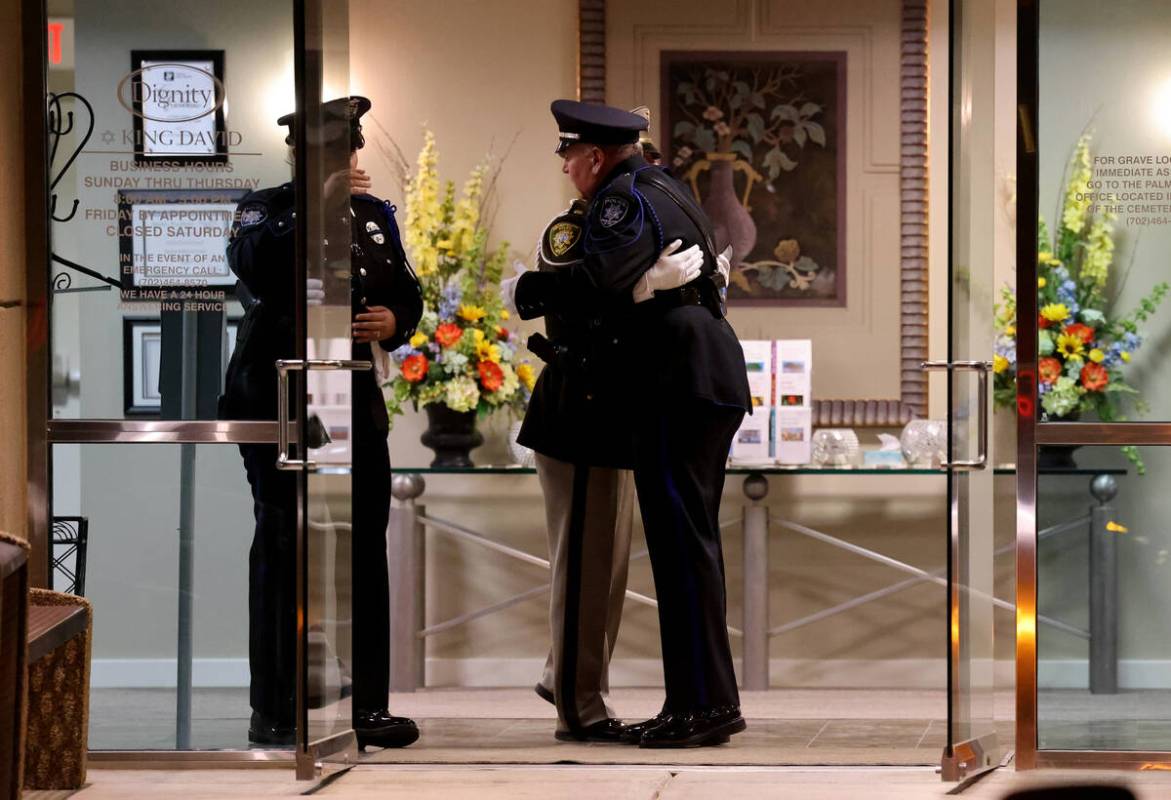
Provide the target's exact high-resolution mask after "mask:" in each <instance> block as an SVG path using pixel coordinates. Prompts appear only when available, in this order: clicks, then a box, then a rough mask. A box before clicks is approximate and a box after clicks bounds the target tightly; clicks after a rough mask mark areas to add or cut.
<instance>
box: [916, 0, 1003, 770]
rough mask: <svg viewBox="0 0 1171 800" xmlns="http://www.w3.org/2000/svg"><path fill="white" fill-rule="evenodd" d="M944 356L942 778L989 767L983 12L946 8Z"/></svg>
mask: <svg viewBox="0 0 1171 800" xmlns="http://www.w3.org/2000/svg"><path fill="white" fill-rule="evenodd" d="M951 13H952V17H951V28H952V36H951V70H950V79H951V92H950V97H951V108H950V112H951V125H950V154H951V163H950V170H949V174H950V179H951V180H950V187H949V189H950V197H949V214H950V225H949V230H950V242H949V254H948V255H949V284H948V302H949V307H948V319H949V330H948V360H947V361H946V362H940V363H932V364H930V365H929V366H931V367H934V368H936V369H940V370H946V372H947V375H948V388H947V395H948V435H949V448H950V450H949V452H950V454H951V455H950V463H949V464H948V465H947V467H948V503H949V509H948V511H949V523H948V535H949V539H948V603H947V605H948V659H947V660H948V731H947V746H946V749H945V751H944V756H943V775H944V778H945V779H947V780H959V779H960V778H963V777H965V776H967V775H971V774H973V773H975V772H979V771H981V770H983V769H987V768H989V767H991V766H994V765H996V764H998V763H999V761H1000V743H999V741H998V740H997V735H996V725H995V710H994V691H993V690H994V668H995V658H994V645H995V637H994V611H995V595H994V591H993V559H994V555H993V552H994V548H993V517H992V509H993V505H994V498H993V470H992V463H993V462H992V456H991V454H990V452H989V424H990V414H991V402H992V398H991V396H990V391H989V385H990V380H991V374H990V371H991V367H992V342H993V332H992V311H993V309H992V298H993V286H994V280H995V274H994V265H995V260H996V258H995V256H996V248H995V245H996V236H995V230H996V219H995V214H996V205H995V198H996V192H995V183H994V182H995V180H996V175H995V171H994V170H992V169H990V168H989V165H990V164H994V163H995V148H996V144H997V138H996V129H995V120H996V108H995V100H996V84H995V75H996V61H995V59H996V49H995V41H996V36H995V23H996V14H995V4H993V3H988V2H984V0H955V2H953V3H952V4H951Z"/></svg>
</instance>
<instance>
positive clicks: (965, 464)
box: [919, 361, 992, 470]
mask: <svg viewBox="0 0 1171 800" xmlns="http://www.w3.org/2000/svg"><path fill="white" fill-rule="evenodd" d="M919 369H922V370H947V372H948V375H949V376H950V374H951V372H952V371H953V370H968V371H970V372H975V373H977V378H978V380H979V384H978V387H979V388H978V398H979V399H978V401H977V402H978V403H979V405H980V409H979V411H978V412H977V415H976V430H977V432H978V433H977V439H978V441H979V445H978V447H979V450H978V452H977V453H976V457H975V458H973V459H969V460H966V461H945V462H944V463H942V464H941V465H940V466H942V467H946V468H947V469H963V470H978V469H984V468H985V467H987V466H988V373H989V372H990V371H991V370H992V362H991V361H924V362H923V363H922V364H920V365H919ZM949 413H950V412H949Z"/></svg>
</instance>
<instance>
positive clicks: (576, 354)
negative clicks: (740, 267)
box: [518, 199, 703, 742]
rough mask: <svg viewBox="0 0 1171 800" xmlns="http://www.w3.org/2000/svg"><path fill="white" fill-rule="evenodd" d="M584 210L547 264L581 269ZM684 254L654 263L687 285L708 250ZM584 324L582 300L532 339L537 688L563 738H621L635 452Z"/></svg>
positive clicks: (550, 251) (527, 428)
mask: <svg viewBox="0 0 1171 800" xmlns="http://www.w3.org/2000/svg"><path fill="white" fill-rule="evenodd" d="M586 206H587V204H586V201H585V200H583V199H577V200H574V201H573V203H571V204H570V206H569V208H568V209H567V210H566V211H564V212H563V213H561V214H559V215H557V216H556V217H554V218H553V219H552V220H551V221H550V222H549V224H548V225H547V226H546V227H545V230H544V232H543V233H542V234H541V239H540V241H539V242H538V243H537V269H538V270H540V271H543V272H552V271H556V270H560V269H565V268H567V267H570V266H574V265H580V264H581V262H582V260H583V259H584V257H585V248H584V246H583V243H584V233H585V224H586ZM679 244H681V243H679ZM676 249H677V246H676V247H673V248H668V250H665V251H664V253H663V254H662V255H661V256H660V260H659V263H658V264H656V266H655V267H654V269H657V270H659V271H663V270H672V269H673V270H676V271H678V272H679V275H680V277H679V281H678V282H679V283H680V284H682V283H685V282H687V281H688V280H691V279H692V278H694V277H696V276H698V274H699V271H700V267H701V265H702V262H703V256H702V254H701V252H700V250H699V248H698V247H692V248H690V249H688V250H687V251H684V252H674V251H675V250H676ZM587 323H588V318H587V317H586V316H585V315H583V314H582V313H581V311H580V309H577V308H575V307H567V308H563V309H560V310H557V311H552V312H550V313H548V314H546V315H545V335H543V334H539V333H538V334H533V336H531V337H530V338H529V342H528V346H529V350H531V351H533V352H534V353H536V354H537V355H538V356H540V357H541V358H542V359H543V360H544V361H545V362H546V366H545V368H544V369H543V370H542V371H541V375H540V377H539V378H538V380H537V385H536V386H535V387H534V388H533V394H532V398H531V399H530V400H529V405H528V408H527V409H526V411H525V418H524V422H523V423H522V425H521V430H520V435H519V436H518V441H519V442H520V443H521V444H523V445H525V446H526V447H529V448H532V449H533V450H534V451H535V452H536V464H537V476H538V477H539V479H540V481H541V492H542V494H543V495H544V498H545V515H546V518H547V523H548V535H549V562H550V571H551V588H550V593H549V623H550V624H549V627H550V632H551V633H552V640H553V642H552V647H551V649H550V652H549V657H548V659H547V660H546V664H545V670H544V675H543V676H542V677H541V681H540V682H539V683H538V684H537V686H536V691H537V694H538V695H540V696H541V697H543V698H544V699H546V700H548V701H549V702H551V703H554V704H555V705H556V706H557V712H558V713H557V717H558V720H557V731H556V734H555V736H556V738H557V739H559V740H563V741H569V740H576V741H593V742H619V741H621V740H622V736H623V734H624V733H625V727H624V726H623V725H622V724H621V722H620V721H619V720H617V719H615V718H614V714H613V712H612V711H611V710H610V708H609V707H608V705H607V703H606V700H605V696H606V693H607V691H608V688H609V681H608V677H609V664H610V655H611V653H612V652H613V649H614V644H615V641H616V639H617V637H618V627H619V624H620V623H621V619H622V605H623V602H624V600H625V594H626V578H627V572H628V568H629V561H630V533H631V517H632V511H633V505H634V481H633V477H632V475H631V472H630V468H631V466H632V465H633V460H634V456H633V450H632V448H631V436H630V430H629V427H628V426H627V425H626V424H624V423H625V422H626V414H625V411H624V409H623V407H622V406H621V404H619V403H618V402H616V400H617V398H615V397H614V396H613V395H612V394H607V393H600V394H599V393H597V392H595V391H594V390H593V388H592V387H591V386H590V382H589V376H588V375H587V374H586V373H585V371H584V370H583V369H582V368H581V363H580V356H581V355H582V354H583V353H585V351H586V348H587V346H588V337H589V331H588V327H587ZM567 419H570V420H573V424H572V425H567V424H565V423H566V420H567Z"/></svg>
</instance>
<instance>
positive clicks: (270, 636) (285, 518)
mask: <svg viewBox="0 0 1171 800" xmlns="http://www.w3.org/2000/svg"><path fill="white" fill-rule="evenodd" d="M369 108H370V101H369V100H367V99H366V98H364V97H350V98H348V99H339V100H333V101H330V102H329V103H326V104H325V117H326V119H325V122H324V124H323V125H322V132H323V133H322V135H323V136H324V137H325V139H326V140H327V141H325V142H323V144H325V145H330V144H332V143H333V142H330V141H328V140H329V139H331V138H333V139H336V140H337V141H338V143H340V142H341V141H344V139H345V138H349V143H350V160H349V168H348V169H342V170H338V171H336V172H334V173H333V174H332V175H330V176H329V178H328V179H327V180H326V185H325V192H326V195H327V198H328V197H329V196H331V195H332V196H334V197H336V194H335V193H336V192H339V191H341V192H344V191H348V192H349V193H350V194H351V202H350V209H351V218H352V243H353V244H352V247H351V254H352V258H351V259H350V261H351V282H350V283H351V293H352V304H353V307H354V322H353V331H352V335H353V342H354V344H353V358H355V359H363V360H373V356H374V353H373V352H372V343H375V342H376V343H378V345H379V346H380V347H381V348H383V349H385V350H391V349H394V348H396V347H398V346H399V345H401V344H402V343H403V342H404V341H406V340H407V339H408V338H409V337H410V336H411V334H412V333H413V332H414V329H415V326H416V324H417V323H418V321H419V316H420V315H421V313H422V296H421V294H420V291H419V285H418V282H417V281H416V280H415V277H414V275H413V273H412V272H411V270H410V267H409V266H408V264H407V260H406V254H405V252H404V251H403V248H402V244H401V242H400V239H399V232H398V227H397V225H396V224H395V220H394V207H393V206H391V205H390V204H389V203H387V202H384V201H382V200H379V199H378V198H376V197H374V196H372V195H370V194H366V190H368V189H369V188H370V179H369V177H368V176H367V175H366V173H365V172H364V171H362V170H360V169H358V166H357V151H358V149H359V148H361V147H362V145H363V144H364V140H363V137H362V132H361V130H362V128H361V124H360V123H359V121H358V120H359V118H360V117H361V115H362V114H363V113H365V112H366V111H367V110H368V109H369ZM278 124H281V125H288V126H289V131H290V132H289V136H288V137H287V138H286V140H285V141H286V142H287V143H288V144H289V145H293V144H294V142H293V133H292V131H293V115H292V114H288V115H286V116H284V117H281V119H280V120H278ZM295 216H296V215H295V213H294V190H293V184H291V183H286V184H283V185H281V186H277V187H274V188H270V189H260V190H258V191H255V192H252V193H251V194H249V195H248V196H247V197H245V198H244V199H243V200H242V201H241V202H240V205H239V208H238V209H237V220H236V223H235V225H234V226H233V229H232V238H231V242H230V244H229V245H228V262H229V264H230V265H231V268H232V271H233V272H234V273H235V274H236V277H238V278H239V279H240V283H241V284H242V285H243V290H244V291H242V292H241V295H242V296H243V297H244V298H245V299H244V301H243V302H244V303H245V305H246V306H247V314H246V316H245V318H244V322H243V324H242V325H241V328H240V334H239V338H238V341H237V343H236V350H235V352H234V353H233V354H232V360H231V363H230V364H229V365H228V373H227V376H226V379H225V384H226V386H225V392H224V396H223V398H221V416H222V417H224V418H228V419H274V418H275V417H276V408H277V400H276V369H275V367H274V364H273V362H274V361H275V360H276V359H278V358H291V357H292V356H293V354H294V352H295V349H294V346H293V314H294V310H293V302H294V291H293V290H294V286H293V280H292V273H293V265H294V258H295V254H294V235H293V229H294V225H295V223H296V219H295ZM309 284H310V285H309V286H308V287H307V294H308V297H307V301H308V303H309V304H319V303H321V302H322V300H323V298H324V290H323V287H322V283H321V281H319V280H313V279H310V281H309ZM351 393H352V397H351V402H352V415H353V425H352V437H353V461H354V473H353V510H354V513H353V537H352V552H353V573H352V574H353V581H352V585H353V696H354V700H353V707H354V720H353V721H354V729H355V731H356V733H357V736H358V742H359V745H360V746H362V747H365V745H367V744H373V745H376V746H380V747H402V746H404V745H408V744H410V743H411V742H413V741H415V739H417V738H418V735H419V732H418V728H417V727H416V726H415V723H414V722H412V721H411V720H409V719H405V718H402V717H392V716H390V714H389V713H388V711H387V708H386V703H387V693H388V687H389V675H388V670H389V660H390V659H389V653H390V642H389V636H390V623H389V616H388V615H389V610H388V609H389V590H388V585H387V565H386V525H387V518H388V516H389V509H390V458H389V454H388V452H387V443H386V437H387V428H388V425H387V421H388V420H387V414H386V406H385V404H384V401H383V398H382V393H381V390H380V389H379V388H378V384H377V381H376V379H375V376H374V374H373V373H372V372H370V371H365V372H355V373H353V380H352V388H351ZM240 452H241V454H242V455H243V456H244V467H245V469H246V471H247V473H248V482H249V483H250V484H251V486H252V497H253V500H254V509H255V514H256V533H255V536H254V538H253V541H252V551H251V554H250V563H249V566H250V571H249V603H248V610H249V660H250V665H251V671H252V690H251V704H252V722H251V725H250V727H249V730H248V738H249V740H250V741H252V742H254V743H257V744H274V745H279V744H292V743H293V739H294V730H295V724H294V708H295V702H294V692H295V680H296V678H295V675H296V671H295V655H296V641H295V639H296V620H295V613H296V584H295V569H296V552H295V545H296V520H297V515H296V507H295V504H296V497H297V491H296V475H295V473H293V472H286V471H278V470H277V469H276V466H275V465H276V457H277V452H276V447H275V446H274V445H271V444H253V445H241V446H240ZM314 699H315V698H310V701H311V703H312V702H313V700H314Z"/></svg>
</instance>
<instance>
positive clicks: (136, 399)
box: [122, 317, 240, 417]
mask: <svg viewBox="0 0 1171 800" xmlns="http://www.w3.org/2000/svg"><path fill="white" fill-rule="evenodd" d="M225 325H226V329H225V333H226V339H225V351H224V356H223V366H224V369H225V370H226V369H227V368H228V359H230V358H231V357H232V352H233V351H234V350H235V349H236V335H237V333H238V332H239V330H240V319H229V320H226V322H225ZM162 332H163V325H162V321H161V320H160V319H159V318H158V317H123V318H122V410H123V412H125V414H126V416H128V417H157V416H158V415H159V413H160V412H161V410H162V399H163V398H162V394H161V392H160V391H159V378H160V375H161V367H162V353H163V333H162Z"/></svg>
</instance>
